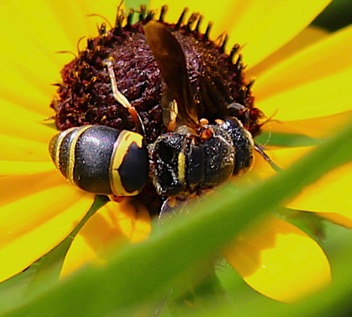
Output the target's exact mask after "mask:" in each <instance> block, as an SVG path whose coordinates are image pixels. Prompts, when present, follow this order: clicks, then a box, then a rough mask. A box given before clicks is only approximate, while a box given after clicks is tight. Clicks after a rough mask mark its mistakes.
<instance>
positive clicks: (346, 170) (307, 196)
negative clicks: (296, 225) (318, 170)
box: [287, 158, 352, 228]
mask: <svg viewBox="0 0 352 317" xmlns="http://www.w3.org/2000/svg"><path fill="white" fill-rule="evenodd" d="M327 159H328V158H327ZM351 175H352V163H350V164H345V165H343V166H340V167H338V168H336V169H334V170H332V171H330V172H329V173H327V174H325V175H324V176H323V177H321V178H320V179H319V180H318V181H317V182H315V183H314V184H312V185H310V186H307V187H306V188H304V190H302V192H301V194H300V195H299V196H298V197H297V198H295V199H294V200H293V201H291V202H290V203H289V204H288V206H287V207H289V208H293V209H299V210H306V211H313V212H319V213H320V215H321V216H323V217H326V218H328V219H330V220H332V221H334V222H336V223H339V224H342V225H344V226H346V227H349V228H352V201H351V199H350V191H351V188H352V177H351Z"/></svg>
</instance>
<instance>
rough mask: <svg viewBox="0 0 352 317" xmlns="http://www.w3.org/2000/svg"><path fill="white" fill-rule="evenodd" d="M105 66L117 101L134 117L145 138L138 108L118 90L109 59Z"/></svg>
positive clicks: (138, 130) (139, 131)
mask: <svg viewBox="0 0 352 317" xmlns="http://www.w3.org/2000/svg"><path fill="white" fill-rule="evenodd" d="M104 65H105V66H106V68H107V70H108V73H109V77H110V81H111V88H112V93H113V96H114V98H115V100H116V101H117V102H118V103H120V104H121V105H122V106H124V107H125V108H127V110H128V112H129V114H130V115H131V116H132V119H133V121H134V123H135V125H136V128H137V132H138V133H140V134H142V135H143V136H145V129H144V124H143V122H142V119H141V117H140V116H139V114H138V112H137V110H136V108H135V107H133V106H132V105H131V104H130V102H129V101H128V99H127V98H126V97H125V96H124V95H123V94H122V93H121V92H120V91H119V90H118V88H117V82H116V77H115V72H114V68H113V64H112V61H111V60H110V59H107V60H105V61H104Z"/></svg>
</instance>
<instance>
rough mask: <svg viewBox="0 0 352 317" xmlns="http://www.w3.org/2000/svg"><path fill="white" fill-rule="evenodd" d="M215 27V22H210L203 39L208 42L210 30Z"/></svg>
mask: <svg viewBox="0 0 352 317" xmlns="http://www.w3.org/2000/svg"><path fill="white" fill-rule="evenodd" d="M212 27H213V22H211V21H210V22H208V25H207V29H206V30H205V33H204V36H203V41H204V42H206V41H208V40H209V35H210V31H211V29H212Z"/></svg>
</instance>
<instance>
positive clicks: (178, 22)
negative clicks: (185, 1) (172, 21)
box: [175, 7, 188, 30]
mask: <svg viewBox="0 0 352 317" xmlns="http://www.w3.org/2000/svg"><path fill="white" fill-rule="evenodd" d="M187 11H188V8H187V7H186V8H184V9H183V11H182V13H181V15H180V17H179V18H178V21H177V23H176V25H175V29H176V30H177V29H179V28H180V27H181V26H182V24H183V21H184V19H185V15H186V13H187Z"/></svg>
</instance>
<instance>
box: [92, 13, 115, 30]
mask: <svg viewBox="0 0 352 317" xmlns="http://www.w3.org/2000/svg"><path fill="white" fill-rule="evenodd" d="M87 17H90V18H91V17H99V18H101V19H103V20H104V21H105V23H106V24H107V25H108V26H109V27H110V29H112V24H111V23H110V21H109V20H108V19H107V18H106V17H104V16H103V15H101V14H98V13H92V14H87Z"/></svg>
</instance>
